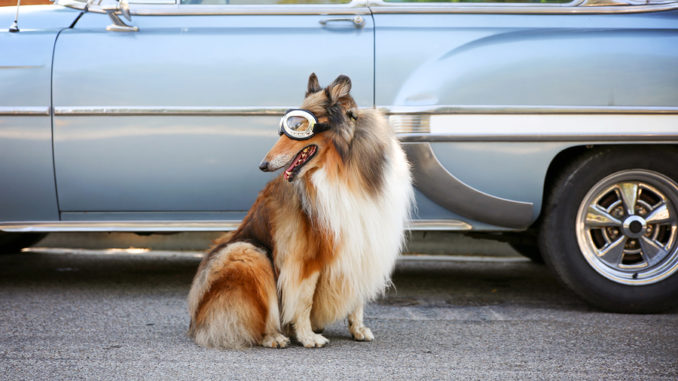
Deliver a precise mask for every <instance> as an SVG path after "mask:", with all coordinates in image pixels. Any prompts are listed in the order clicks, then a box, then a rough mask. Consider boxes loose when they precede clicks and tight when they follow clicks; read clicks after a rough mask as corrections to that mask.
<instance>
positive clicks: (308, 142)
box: [259, 73, 358, 182]
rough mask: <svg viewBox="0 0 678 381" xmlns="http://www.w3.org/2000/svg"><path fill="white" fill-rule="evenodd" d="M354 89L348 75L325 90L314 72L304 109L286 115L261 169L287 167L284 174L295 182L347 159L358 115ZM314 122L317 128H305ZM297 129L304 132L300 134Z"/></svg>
mask: <svg viewBox="0 0 678 381" xmlns="http://www.w3.org/2000/svg"><path fill="white" fill-rule="evenodd" d="M350 91H351V80H350V79H349V78H348V77H347V76H345V75H340V76H338V77H337V79H335V80H334V82H332V83H331V84H330V85H329V86H327V87H326V88H324V89H323V88H322V87H320V84H319V83H318V77H317V76H316V75H315V73H313V74H311V76H310V77H309V78H308V88H307V90H306V98H305V99H304V102H303V103H302V105H301V108H300V109H298V110H295V111H296V112H295V111H288V113H287V114H285V116H284V117H283V120H282V121H281V130H280V139H278V141H277V142H276V143H275V145H274V146H273V148H271V150H270V151H268V153H267V154H266V156H265V157H264V159H263V160H262V161H261V164H260V165H259V168H260V169H261V170H262V171H266V172H270V171H276V170H278V169H280V168H283V167H285V172H284V173H283V176H284V178H285V179H286V180H287V181H290V182H292V181H294V180H295V179H297V178H302V177H303V176H304V175H305V174H307V173H312V171H314V170H315V169H318V168H321V167H323V166H326V165H328V164H329V163H332V162H335V163H338V162H341V161H344V160H346V157H347V155H348V149H349V147H350V144H351V140H352V139H353V134H354V132H355V126H356V120H357V118H358V109H357V106H356V103H355V101H354V100H353V98H352V97H351V95H350V94H349V92H350ZM313 118H315V120H313ZM314 123H315V131H310V130H304V129H305V128H306V126H308V125H313V124H314ZM283 124H286V125H285V126H283ZM297 129H298V130H299V131H303V133H300V134H297V133H296V130H297Z"/></svg>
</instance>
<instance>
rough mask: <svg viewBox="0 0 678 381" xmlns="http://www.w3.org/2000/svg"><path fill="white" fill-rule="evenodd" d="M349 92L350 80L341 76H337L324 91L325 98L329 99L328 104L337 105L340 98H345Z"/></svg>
mask: <svg viewBox="0 0 678 381" xmlns="http://www.w3.org/2000/svg"><path fill="white" fill-rule="evenodd" d="M350 91H351V79H350V78H349V77H347V76H345V75H343V74H342V75H340V76H338V77H337V79H335V80H334V82H332V83H331V84H330V85H329V86H327V88H326V89H325V92H326V93H327V97H328V98H329V99H330V104H335V103H337V102H338V101H339V100H340V99H341V98H344V97H346V96H347V95H348V93H349V92H350Z"/></svg>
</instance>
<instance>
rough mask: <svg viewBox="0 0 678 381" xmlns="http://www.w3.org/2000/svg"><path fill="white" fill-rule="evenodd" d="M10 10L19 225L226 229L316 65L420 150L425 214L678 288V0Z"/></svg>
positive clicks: (5, 209)
mask: <svg viewBox="0 0 678 381" xmlns="http://www.w3.org/2000/svg"><path fill="white" fill-rule="evenodd" d="M15 11H16V7H3V8H0V26H2V28H3V29H2V30H1V31H0V179H2V180H0V181H1V183H0V230H2V231H3V232H4V233H2V234H3V235H2V240H3V241H4V242H5V244H10V243H12V242H14V243H15V244H18V243H20V244H21V245H26V244H28V243H29V242H28V240H30V239H33V238H35V235H34V234H35V233H36V232H62V231H134V232H167V231H188V230H228V229H233V228H234V227H236V226H237V224H238V222H239V220H240V219H241V218H243V216H244V214H245V212H246V211H247V209H249V207H250V205H251V204H252V202H253V200H254V199H255V197H256V195H257V192H258V190H259V189H260V188H262V186H263V184H264V183H265V182H266V181H268V180H269V179H270V176H271V175H270V174H265V173H262V172H260V171H259V170H257V164H258V163H259V161H260V159H261V157H262V155H263V154H264V153H265V152H266V151H267V150H268V148H269V147H270V146H271V145H272V144H273V142H274V141H275V139H276V138H277V134H276V127H277V122H278V118H279V117H280V116H281V115H282V114H283V113H284V111H285V110H286V109H288V108H290V107H293V106H296V105H298V104H299V102H300V100H301V99H302V97H303V91H304V84H305V81H306V78H307V77H308V75H309V73H311V72H314V71H315V72H316V73H318V75H319V77H320V79H321V81H325V82H327V81H330V80H331V79H333V78H334V77H336V75H337V74H340V73H344V74H347V75H349V76H350V77H351V78H352V80H353V95H354V97H355V98H356V101H357V102H358V103H359V105H360V106H362V107H377V108H379V109H382V110H383V111H384V112H385V113H387V114H388V117H389V118H390V122H391V124H392V126H393V128H394V129H395V130H396V131H397V133H398V134H399V137H400V139H401V141H402V142H403V144H404V146H405V148H406V151H407V154H408V156H409V159H410V161H411V163H412V168H413V172H414V178H415V181H416V184H415V185H416V188H417V194H416V200H417V211H416V214H415V216H414V219H413V220H412V222H411V228H412V229H424V230H456V231H468V232H472V233H479V232H488V233H492V234H494V235H496V236H498V237H500V238H501V239H505V240H509V241H510V242H511V243H512V244H513V245H514V246H515V247H516V248H518V249H520V250H521V251H523V252H524V253H526V254H528V255H531V256H532V257H533V258H535V259H539V257H538V256H543V259H544V260H545V262H546V263H547V264H548V265H549V267H550V268H551V269H552V270H553V271H554V273H555V274H556V275H557V277H558V278H560V279H561V280H562V281H563V282H564V283H565V284H566V285H567V286H569V287H570V288H571V289H573V290H574V291H575V292H577V293H578V294H579V295H580V296H581V297H583V298H584V299H586V300H587V301H588V302H589V303H591V304H593V305H595V306H598V307H600V308H603V309H606V310H612V311H627V312H653V311H661V310H665V309H668V308H672V307H674V306H676V304H678V2H675V1H662V0H659V1H656V0H640V1H639V0H574V1H572V2H568V3H563V2H557V1H556V2H552V1H549V0H547V1H546V2H544V1H540V2H535V3H529V2H528V3H526V2H521V3H508V2H495V3H491V2H487V3H476V2H472V3H465V2H456V1H455V2H435V3H433V2H431V3H422V2H410V1H406V0H405V1H389V0H386V1H381V0H354V1H352V2H342V1H317V0H309V1H303V0H299V1H271V0H261V1H257V0H254V1H242V0H241V1H236V0H231V1H229V0H204V1H203V0H134V1H131V0H130V1H129V2H127V1H125V0H120V1H119V2H115V1H112V0H98V1H97V0H95V1H90V2H88V3H86V2H79V1H72V0H58V1H57V4H55V5H51V6H30V7H20V12H19V15H18V20H17V22H16V23H13V21H14V20H15ZM30 233H33V234H30Z"/></svg>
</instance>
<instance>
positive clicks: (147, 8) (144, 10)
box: [57, 0, 678, 16]
mask: <svg viewBox="0 0 678 381" xmlns="http://www.w3.org/2000/svg"><path fill="white" fill-rule="evenodd" d="M57 4H59V5H62V6H65V7H69V8H75V9H80V10H87V11H89V12H95V13H106V12H107V10H108V11H110V9H111V8H112V7H117V3H116V2H111V1H108V0H103V1H102V0H99V1H92V2H90V3H89V5H88V4H87V3H85V2H81V1H74V0H57ZM672 9H678V3H676V2H647V3H645V2H643V3H640V2H636V1H634V0H626V1H625V0H588V1H586V0H584V1H582V0H575V1H573V2H570V3H564V4H539V5H537V4H525V3H509V4H506V3H450V4H439V3H411V4H403V3H386V2H384V1H381V0H354V1H352V2H350V3H348V4H321V5H319V4H283V5H270V4H261V5H238V4H234V5H209V4H205V5H191V4H177V3H174V4H138V3H133V4H130V9H129V11H130V12H129V13H130V14H131V15H138V16H170V15H194V16H200V15H305V14H315V15H317V14H333V15H343V14H345V15H356V14H370V13H375V14H379V13H382V14H383V13H418V14H424V13H443V14H444V13H447V14H452V13H468V14H600V13H641V12H659V11H667V10H672Z"/></svg>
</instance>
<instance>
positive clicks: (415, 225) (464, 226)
mask: <svg viewBox="0 0 678 381" xmlns="http://www.w3.org/2000/svg"><path fill="white" fill-rule="evenodd" d="M406 228H407V230H413V231H416V230H427V231H431V230H436V231H453V230H457V231H466V230H473V226H471V225H470V224H468V223H466V222H464V221H458V220H414V221H410V222H409V223H408V224H407V227H406Z"/></svg>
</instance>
